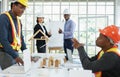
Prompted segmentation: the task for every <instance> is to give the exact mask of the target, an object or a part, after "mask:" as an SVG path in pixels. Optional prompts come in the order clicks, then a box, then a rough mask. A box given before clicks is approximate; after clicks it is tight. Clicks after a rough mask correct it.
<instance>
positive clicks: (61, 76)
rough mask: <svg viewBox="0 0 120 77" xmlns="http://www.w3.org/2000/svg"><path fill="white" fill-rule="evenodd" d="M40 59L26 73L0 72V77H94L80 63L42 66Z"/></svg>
mask: <svg viewBox="0 0 120 77" xmlns="http://www.w3.org/2000/svg"><path fill="white" fill-rule="evenodd" d="M43 55H45V54H43ZM43 55H42V56H43ZM47 55H48V54H47ZM49 55H54V56H55V54H49ZM57 55H58V54H57ZM37 56H38V55H37ZM59 56H60V57H61V56H62V57H61V58H63V55H59ZM57 58H58V57H57ZM61 60H62V59H61ZM40 61H41V60H39V61H38V62H36V63H32V67H31V70H30V71H29V72H27V73H25V74H10V73H2V72H0V77H94V76H93V73H92V72H91V71H90V70H83V68H82V65H81V64H80V63H76V64H74V63H71V62H67V63H64V64H63V63H61V65H60V67H58V68H55V67H50V68H48V67H46V68H41V67H40ZM78 61H79V60H78ZM13 67H14V66H13ZM86 73H88V74H86Z"/></svg>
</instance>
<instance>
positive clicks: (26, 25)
mask: <svg viewBox="0 0 120 77" xmlns="http://www.w3.org/2000/svg"><path fill="white" fill-rule="evenodd" d="M114 1H115V0H67V1H66V0H29V6H28V8H27V10H26V11H25V13H24V15H23V16H22V17H21V19H22V23H23V32H24V36H25V41H26V43H27V46H28V47H29V48H31V43H30V42H29V41H28V39H29V38H30V36H32V35H33V27H34V25H35V24H36V15H37V14H38V13H43V14H44V15H45V23H46V22H50V21H63V20H64V18H63V10H64V9H65V8H69V9H70V11H71V13H72V15H71V19H72V20H74V21H75V23H76V25H77V27H76V31H75V37H76V38H78V39H79V41H81V40H82V42H85V43H86V51H87V53H88V54H89V55H90V56H91V55H95V54H96V52H97V51H98V50H99V48H97V47H95V39H96V37H97V36H98V34H99V33H98V32H97V30H98V29H99V28H101V26H103V27H104V26H106V25H110V24H114V23H115V22H114V18H115V16H114V8H115V2H114ZM90 17H97V18H90ZM104 17H105V18H104ZM106 17H107V24H104V23H105V21H106V20H105V19H106ZM79 18H81V19H80V21H79ZM89 20H91V21H89ZM104 20H105V21H104ZM81 21H84V22H81ZM79 22H81V23H80V26H79ZM93 22H94V23H93ZM102 23H103V24H102ZM78 32H79V33H78ZM94 32H97V33H94ZM87 38H93V39H87ZM34 46H35V45H34ZM33 50H34V48H33ZM92 51H94V52H92ZM75 54H77V52H75Z"/></svg>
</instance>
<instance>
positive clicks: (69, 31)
mask: <svg viewBox="0 0 120 77" xmlns="http://www.w3.org/2000/svg"><path fill="white" fill-rule="evenodd" d="M63 14H64V19H65V24H64V31H62V29H59V31H58V32H59V33H62V34H64V52H65V53H66V59H67V60H68V57H67V49H70V50H71V51H72V53H73V46H72V44H73V42H72V40H71V39H72V38H73V37H74V31H75V27H76V24H75V23H74V22H73V21H72V20H71V19H70V15H71V13H70V11H69V10H68V9H65V10H64V12H63Z"/></svg>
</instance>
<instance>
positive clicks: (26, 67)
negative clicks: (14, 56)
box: [2, 49, 31, 74]
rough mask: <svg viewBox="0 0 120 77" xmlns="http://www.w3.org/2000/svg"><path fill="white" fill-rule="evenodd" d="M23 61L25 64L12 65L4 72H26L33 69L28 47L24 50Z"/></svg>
mask: <svg viewBox="0 0 120 77" xmlns="http://www.w3.org/2000/svg"><path fill="white" fill-rule="evenodd" d="M23 61H24V66H22V65H18V64H15V65H12V66H10V67H8V68H6V69H5V70H3V71H2V73H6V74H25V73H27V72H28V71H30V69H31V54H30V51H29V50H28V49H26V50H24V51H23Z"/></svg>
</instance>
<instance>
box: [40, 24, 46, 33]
mask: <svg viewBox="0 0 120 77" xmlns="http://www.w3.org/2000/svg"><path fill="white" fill-rule="evenodd" d="M39 25H40V26H41V28H42V30H43V32H44V33H45V29H44V28H43V25H42V24H40V23H39Z"/></svg>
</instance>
